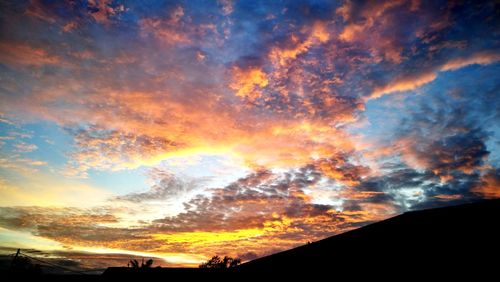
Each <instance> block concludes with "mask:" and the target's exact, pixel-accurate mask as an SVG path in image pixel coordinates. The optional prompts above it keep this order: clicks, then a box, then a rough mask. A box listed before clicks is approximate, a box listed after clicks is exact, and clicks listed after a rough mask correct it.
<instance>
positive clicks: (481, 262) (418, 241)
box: [104, 200, 500, 280]
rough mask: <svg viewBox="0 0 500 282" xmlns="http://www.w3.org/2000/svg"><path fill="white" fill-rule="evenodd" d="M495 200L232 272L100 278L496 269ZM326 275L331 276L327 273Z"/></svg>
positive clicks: (114, 271)
mask: <svg viewBox="0 0 500 282" xmlns="http://www.w3.org/2000/svg"><path fill="white" fill-rule="evenodd" d="M499 215H500V200H489V201H483V202H479V203H474V204H465V205H460V206H452V207H445V208H437V209H430V210H421V211H414V212H407V213H404V214H402V215H399V216H396V217H393V218H390V219H387V220H384V221H381V222H378V223H374V224H371V225H368V226H365V227H362V228H359V229H356V230H352V231H349V232H346V233H343V234H340V235H336V236H332V237H329V238H326V239H324V240H321V241H318V242H314V243H311V244H307V245H304V246H301V247H298V248H294V249H291V250H288V251H284V252H281V253H277V254H274V255H270V256H267V257H263V258H260V259H256V260H254V261H250V262H247V263H244V264H242V265H241V266H239V267H237V268H235V269H232V270H229V271H221V270H210V269H175V268H153V269H149V270H147V271H146V272H142V273H141V272H134V271H133V270H132V269H130V268H109V269H108V270H107V271H106V272H105V273H104V276H108V277H116V276H133V275H147V276H158V278H160V277H165V278H167V277H170V278H172V277H182V278H203V277H205V278H207V279H210V278H224V277H226V278H231V279H240V278H241V279H243V280H246V279H260V278H265V277H269V276H273V277H278V278H292V277H299V276H304V275H307V276H315V277H316V276H317V277H319V276H321V277H327V278H335V277H352V278H355V277H367V276H371V277H379V278H380V277H392V278H400V279H401V280H408V279H410V278H414V277H423V278H432V277H435V276H436V275H437V276H439V277H460V276H461V275H486V274H495V273H497V269H499V267H500V264H499V262H500V259H499V257H500V253H499V245H500V228H499V227H500V221H499ZM326 280H331V279H326Z"/></svg>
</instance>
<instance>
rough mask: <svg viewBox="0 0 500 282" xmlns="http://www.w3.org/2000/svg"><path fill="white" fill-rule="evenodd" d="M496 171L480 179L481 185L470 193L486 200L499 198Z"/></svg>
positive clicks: (499, 186)
mask: <svg viewBox="0 0 500 282" xmlns="http://www.w3.org/2000/svg"><path fill="white" fill-rule="evenodd" d="M498 172H499V171H498V170H492V171H489V172H487V173H486V174H485V175H483V177H482V178H481V183H480V184H478V185H477V186H476V187H474V188H473V189H472V192H474V193H477V194H479V195H481V196H482V197H484V198H486V199H495V198H500V175H499V174H498Z"/></svg>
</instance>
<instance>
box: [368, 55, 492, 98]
mask: <svg viewBox="0 0 500 282" xmlns="http://www.w3.org/2000/svg"><path fill="white" fill-rule="evenodd" d="M499 60H500V54H499V53H498V52H496V51H481V52H478V53H474V54H472V55H469V56H467V57H464V58H456V59H451V60H449V61H447V62H445V63H444V64H442V65H439V66H437V67H434V69H433V70H430V71H424V72H417V73H414V74H410V75H405V76H402V77H399V78H396V79H395V80H393V81H391V82H390V83H388V84H386V85H384V86H383V87H379V88H376V89H375V90H374V91H373V92H372V93H371V95H370V97H369V99H376V98H380V97H381V96H383V95H386V94H391V93H395V92H404V91H411V90H415V89H417V88H419V87H421V86H423V85H425V84H427V83H430V82H432V81H434V80H435V79H436V77H437V76H438V75H439V72H443V71H453V70H457V69H460V68H463V67H466V66H469V65H489V64H493V63H496V62H497V61H499Z"/></svg>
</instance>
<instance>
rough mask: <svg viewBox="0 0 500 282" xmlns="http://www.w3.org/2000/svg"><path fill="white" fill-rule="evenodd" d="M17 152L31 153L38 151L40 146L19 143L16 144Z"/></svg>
mask: <svg viewBox="0 0 500 282" xmlns="http://www.w3.org/2000/svg"><path fill="white" fill-rule="evenodd" d="M14 148H15V151H16V152H18V153H29V152H33V151H35V150H36V149H38V146H37V145H35V144H28V143H25V142H18V143H15V144H14Z"/></svg>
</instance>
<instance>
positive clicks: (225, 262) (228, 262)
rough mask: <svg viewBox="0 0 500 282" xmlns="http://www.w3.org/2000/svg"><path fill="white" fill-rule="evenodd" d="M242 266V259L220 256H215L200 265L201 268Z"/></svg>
mask: <svg viewBox="0 0 500 282" xmlns="http://www.w3.org/2000/svg"><path fill="white" fill-rule="evenodd" d="M239 264H241V259H239V258H232V257H228V256H224V258H221V257H219V256H213V257H212V258H211V259H209V260H208V261H207V262H204V263H202V264H200V265H199V267H200V268H231V267H236V266H238V265H239Z"/></svg>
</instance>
